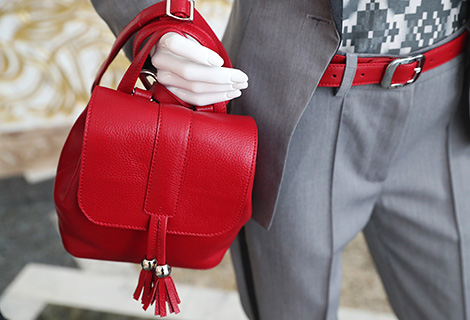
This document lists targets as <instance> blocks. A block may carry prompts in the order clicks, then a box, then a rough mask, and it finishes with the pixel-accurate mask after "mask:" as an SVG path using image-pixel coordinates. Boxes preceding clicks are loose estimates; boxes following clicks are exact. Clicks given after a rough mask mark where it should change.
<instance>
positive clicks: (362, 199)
mask: <svg viewBox="0 0 470 320" xmlns="http://www.w3.org/2000/svg"><path fill="white" fill-rule="evenodd" d="M465 60H466V58H465V57H464V55H461V56H459V57H458V58H456V59H453V60H452V61H450V62H448V63H446V64H444V65H442V66H440V67H438V68H435V69H433V70H430V71H428V72H426V73H424V74H422V75H421V77H420V78H419V80H418V81H417V82H416V83H414V84H412V85H409V86H406V87H404V88H401V89H396V90H386V89H382V88H381V87H380V86H379V85H366V86H357V87H350V84H351V81H352V80H351V79H352V77H353V75H354V71H355V61H356V59H355V56H354V55H351V56H349V57H348V68H349V69H348V70H349V71H348V72H347V73H346V75H345V77H344V79H343V84H342V87H341V88H340V89H339V90H337V89H333V88H318V89H317V90H316V92H315V94H314V95H313V97H312V99H311V101H310V102H309V105H308V107H307V109H306V110H305V113H304V114H303V116H302V118H301V119H300V122H299V124H298V126H297V128H296V131H295V133H294V135H293V138H292V141H291V144H290V149H289V152H288V160H287V165H286V168H285V176H284V178H283V181H282V185H281V191H280V198H279V202H278V204H277V208H276V215H275V218H274V222H273V226H272V228H271V229H270V230H269V231H267V230H265V229H263V228H262V227H261V226H259V225H258V224H256V223H255V222H250V223H248V225H246V227H245V229H244V230H243V232H242V233H241V235H240V236H239V238H238V240H237V241H236V242H235V243H234V245H233V247H232V256H233V261H234V266H235V269H236V274H237V283H238V286H239V291H240V296H241V300H242V304H243V306H244V308H245V311H246V312H247V314H248V315H249V317H250V318H251V319H259V320H278V319H282V320H288V319H289V320H290V319H296V320H301V319H313V320H323V319H327V320H333V319H336V318H337V309H338V304H339V296H340V289H341V253H342V251H343V249H344V247H345V246H346V245H347V244H348V242H350V241H351V240H352V239H353V238H354V237H355V236H356V235H357V234H358V233H359V232H361V231H364V234H365V236H366V239H367V243H368V246H369V249H370V251H371V253H372V256H373V258H374V261H375V263H376V266H377V268H378V271H379V274H380V276H381V278H382V280H383V282H384V286H385V289H386V292H387V294H388V297H389V300H390V303H391V305H392V307H393V310H394V311H395V313H396V314H397V316H398V318H399V319H406V320H463V319H467V320H469V319H470V161H469V160H470V132H469V130H470V123H469V120H468V83H467V82H466V79H465V77H466V71H465V68H464V67H465ZM267 112H268V111H267Z"/></svg>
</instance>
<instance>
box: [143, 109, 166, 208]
mask: <svg viewBox="0 0 470 320" xmlns="http://www.w3.org/2000/svg"><path fill="white" fill-rule="evenodd" d="M158 106H159V108H158V124H157V132H156V133H155V144H154V146H155V147H154V149H153V154H152V166H151V168H150V176H149V182H148V187H147V194H146V198H145V204H144V211H145V212H146V213H148V214H154V213H153V212H151V211H150V210H149V209H148V199H149V198H150V195H151V194H152V193H151V192H150V191H151V189H152V186H153V183H152V182H153V172H154V171H155V170H154V169H155V162H156V161H155V157H156V154H157V151H158V145H159V142H160V133H161V131H162V130H161V127H162V118H163V117H162V113H163V108H162V105H161V104H160V103H159V104H158Z"/></svg>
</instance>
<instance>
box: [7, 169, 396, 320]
mask: <svg viewBox="0 0 470 320" xmlns="http://www.w3.org/2000/svg"><path fill="white" fill-rule="evenodd" d="M52 187H53V182H52V180H46V181H43V182H40V183H36V184H29V183H27V182H26V181H25V180H24V179H22V178H10V179H3V180H0V221H1V226H2V232H0V270H1V271H2V272H1V273H0V291H3V292H2V294H1V298H0V310H2V312H3V313H4V314H5V315H6V316H7V317H8V319H9V320H16V319H19V320H38V319H41V320H46V319H48V320H49V319H73V317H74V316H75V317H78V318H77V319H83V320H90V319H95V318H99V319H105V318H102V317H103V314H108V315H107V316H106V317H110V318H109V319H117V320H120V319H121V318H119V317H117V315H120V316H125V317H134V318H135V317H137V318H143V317H148V318H152V317H153V316H152V314H151V312H148V313H143V312H142V310H141V308H140V305H139V303H137V302H135V301H133V300H132V298H131V295H132V293H133V291H134V289H135V285H136V281H137V274H138V272H139V267H138V266H135V265H132V264H122V263H117V264H116V263H106V262H97V261H91V260H75V259H72V258H71V257H70V256H69V255H68V254H67V253H66V252H65V250H64V249H63V247H62V244H61V241H60V238H59V235H58V232H57V223H56V221H55V214H54V212H53V211H54V205H53V202H52ZM344 261H345V263H344V265H345V268H344V273H345V276H344V285H343V293H342V306H341V309H340V312H339V315H340V319H341V320H369V319H370V320H372V319H373V320H379V319H380V320H382V319H383V320H392V319H395V318H394V317H392V316H391V315H389V314H387V312H388V310H389V309H388V306H387V304H386V302H385V297H384V294H383V291H382V289H381V286H380V283H379V281H378V278H377V275H376V274H375V273H374V270H373V266H372V264H371V262H370V258H368V256H367V253H366V252H365V251H364V244H363V242H362V241H361V239H360V238H358V239H356V240H355V241H354V242H353V244H352V245H351V246H349V247H348V248H347V250H346V252H345V254H344ZM174 278H175V282H176V285H177V287H178V291H179V292H180V295H181V299H182V305H181V309H182V313H181V314H180V315H178V316H177V317H174V316H173V317H170V318H169V319H180V320H197V319H205V320H210V319H223V320H232V319H237V320H243V319H246V318H245V316H244V314H243V312H242V310H241V307H240V304H239V299H238V296H237V293H236V291H235V290H234V289H235V282H234V279H233V271H232V269H231V264H230V261H229V258H228V257H227V258H226V259H224V262H223V263H222V265H221V266H220V267H218V268H216V269H215V270H211V271H193V270H189V271H187V270H182V269H175V272H174ZM5 289H6V290H5ZM57 306H59V307H57ZM65 313H67V314H68V315H67V316H66V317H64V316H61V314H62V315H63V314H65ZM54 317H55V318H54ZM122 319H132V318H122Z"/></svg>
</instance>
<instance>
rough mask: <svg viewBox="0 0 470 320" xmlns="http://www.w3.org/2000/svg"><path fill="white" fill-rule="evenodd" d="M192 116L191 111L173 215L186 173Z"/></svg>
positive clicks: (177, 205)
mask: <svg viewBox="0 0 470 320" xmlns="http://www.w3.org/2000/svg"><path fill="white" fill-rule="evenodd" d="M193 117H194V112H191V118H190V119H189V130H188V137H187V139H186V150H185V151H184V161H183V170H181V175H180V183H179V186H178V196H177V198H176V204H175V210H174V212H173V216H175V215H176V212H177V210H178V207H179V204H180V198H181V187H182V186H183V178H184V177H185V173H186V163H187V161H186V160H187V159H188V150H189V145H190V143H191V138H192V132H193V131H192V129H193Z"/></svg>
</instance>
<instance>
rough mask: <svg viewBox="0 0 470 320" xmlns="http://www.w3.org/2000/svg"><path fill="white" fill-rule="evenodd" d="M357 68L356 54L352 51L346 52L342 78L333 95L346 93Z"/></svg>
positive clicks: (344, 94)
mask: <svg viewBox="0 0 470 320" xmlns="http://www.w3.org/2000/svg"><path fill="white" fill-rule="evenodd" d="M356 70H357V55H356V54H353V53H346V67H345V69H344V74H343V79H342V80H341V85H340V86H339V88H338V89H337V90H336V92H335V96H337V97H344V96H346V95H347V94H348V92H349V89H351V86H352V84H353V81H354V77H355V76H356Z"/></svg>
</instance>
